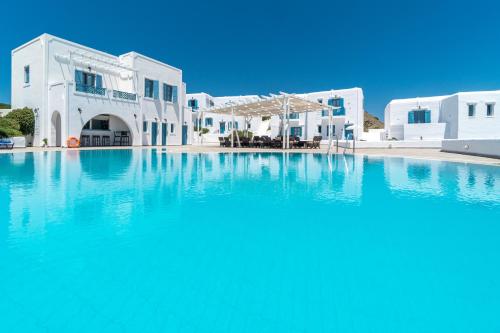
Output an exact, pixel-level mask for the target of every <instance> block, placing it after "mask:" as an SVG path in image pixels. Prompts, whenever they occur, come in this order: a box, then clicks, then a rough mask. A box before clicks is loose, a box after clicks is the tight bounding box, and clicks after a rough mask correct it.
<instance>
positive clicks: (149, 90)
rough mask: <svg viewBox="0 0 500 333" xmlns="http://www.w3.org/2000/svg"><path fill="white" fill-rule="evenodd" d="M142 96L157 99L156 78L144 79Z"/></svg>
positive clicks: (157, 85) (157, 87) (158, 94)
mask: <svg viewBox="0 0 500 333" xmlns="http://www.w3.org/2000/svg"><path fill="white" fill-rule="evenodd" d="M144 97H148V98H153V99H159V98H160V92H159V83H158V81H156V80H150V79H144Z"/></svg>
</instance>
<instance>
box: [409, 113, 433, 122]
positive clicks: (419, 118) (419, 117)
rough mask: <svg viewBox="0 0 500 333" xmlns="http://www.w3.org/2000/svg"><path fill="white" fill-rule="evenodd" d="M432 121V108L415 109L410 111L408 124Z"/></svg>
mask: <svg viewBox="0 0 500 333" xmlns="http://www.w3.org/2000/svg"><path fill="white" fill-rule="evenodd" d="M430 122H431V110H414V111H410V112H408V124H426V123H430Z"/></svg>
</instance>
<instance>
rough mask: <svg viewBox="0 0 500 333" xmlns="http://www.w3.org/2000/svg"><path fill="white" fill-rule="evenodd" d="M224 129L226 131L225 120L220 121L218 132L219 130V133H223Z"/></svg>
mask: <svg viewBox="0 0 500 333" xmlns="http://www.w3.org/2000/svg"><path fill="white" fill-rule="evenodd" d="M225 131H226V123H225V122H221V123H220V124H219V132H220V134H224V132H225Z"/></svg>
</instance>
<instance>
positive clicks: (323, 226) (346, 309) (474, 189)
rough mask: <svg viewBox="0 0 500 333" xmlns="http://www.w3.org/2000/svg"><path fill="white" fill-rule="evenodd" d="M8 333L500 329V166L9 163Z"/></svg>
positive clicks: (180, 159)
mask: <svg viewBox="0 0 500 333" xmlns="http://www.w3.org/2000/svg"><path fill="white" fill-rule="evenodd" d="M0 221H1V222H0V332H363V333H365V332H384V333H385V332H441V333H442V332H453V333H457V332H482V333H484V332H499V331H500V315H499V314H500V167H493V166H478V165H466V164H453V163H446V162H437V161H435V162H426V161H419V160H411V159H401V158H368V157H361V156H357V157H352V156H345V157H343V156H334V157H332V158H328V157H327V156H326V155H319V154H289V155H288V154H282V153H277V154H165V153H159V152H158V151H156V150H147V149H145V150H141V149H136V150H115V151H67V152H62V153H55V152H44V153H34V154H29V153H27V154H23V153H17V154H0Z"/></svg>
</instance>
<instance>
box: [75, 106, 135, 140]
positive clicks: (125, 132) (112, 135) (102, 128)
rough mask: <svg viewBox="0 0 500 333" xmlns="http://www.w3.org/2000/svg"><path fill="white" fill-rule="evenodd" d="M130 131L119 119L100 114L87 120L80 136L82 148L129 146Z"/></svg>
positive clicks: (131, 138)
mask: <svg viewBox="0 0 500 333" xmlns="http://www.w3.org/2000/svg"><path fill="white" fill-rule="evenodd" d="M132 142H133V137H132V131H131V130H130V128H129V127H128V125H127V124H126V123H125V121H123V120H122V119H121V118H119V117H117V116H114V115H109V114H100V115H97V116H95V117H93V118H92V119H90V120H88V121H87V122H86V123H85V124H84V125H83V128H82V131H81V134H80V145H81V146H82V147H101V146H131V145H132Z"/></svg>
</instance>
